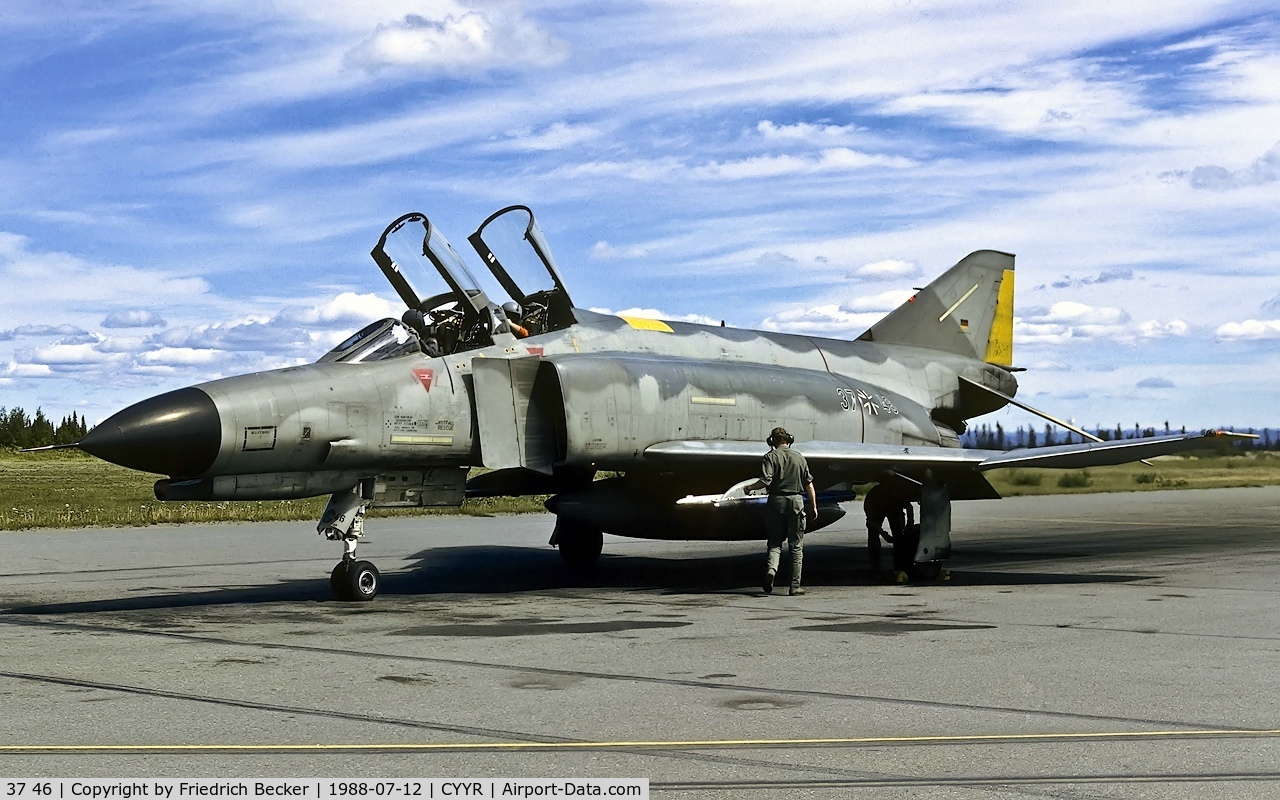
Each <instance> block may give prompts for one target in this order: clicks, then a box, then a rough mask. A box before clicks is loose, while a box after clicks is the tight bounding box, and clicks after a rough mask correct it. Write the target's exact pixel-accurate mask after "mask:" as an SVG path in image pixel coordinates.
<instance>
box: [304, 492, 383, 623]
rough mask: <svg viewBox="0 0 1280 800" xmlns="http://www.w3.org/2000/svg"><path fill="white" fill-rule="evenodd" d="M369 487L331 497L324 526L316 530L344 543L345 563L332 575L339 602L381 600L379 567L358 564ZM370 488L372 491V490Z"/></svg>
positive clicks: (331, 587) (325, 536)
mask: <svg viewBox="0 0 1280 800" xmlns="http://www.w3.org/2000/svg"><path fill="white" fill-rule="evenodd" d="M365 483H366V482H361V483H360V484H358V485H357V486H356V487H355V488H354V489H352V490H351V491H349V492H338V493H336V494H334V495H333V497H330V498H329V505H327V506H326V507H325V509H324V515H323V516H321V517H320V524H319V525H318V526H316V530H318V531H319V532H320V534H321V535H322V536H324V538H326V539H328V540H330V541H334V542H337V541H341V542H342V560H341V561H339V562H338V564H337V566H335V567H334V568H333V572H332V573H330V575H329V588H330V589H332V590H333V596H334V597H336V598H338V599H339V600H346V601H367V600H372V599H373V598H375V597H377V596H378V588H379V586H380V584H381V581H382V576H381V575H379V573H378V568H377V567H375V566H374V565H373V564H371V563H370V562H368V561H357V560H356V545H357V544H358V543H359V541H360V537H362V536H364V512H365V509H367V508H368V507H369V500H370V499H371V498H366V497H365V492H364V488H365V487H364V484H365ZM368 488H369V489H370V490H372V486H370V487H368Z"/></svg>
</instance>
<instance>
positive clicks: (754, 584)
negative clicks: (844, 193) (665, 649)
mask: <svg viewBox="0 0 1280 800" xmlns="http://www.w3.org/2000/svg"><path fill="white" fill-rule="evenodd" d="M763 549H764V548H763V545H762V546H761V552H759V553H751V554H730V555H723V556H708V555H690V556H687V557H681V556H680V555H679V554H676V555H672V556H664V557H654V556H644V555H620V554H614V555H611V554H609V553H608V552H607V550H606V552H605V554H604V555H602V556H601V558H600V560H599V562H597V564H596V565H595V566H594V567H592V568H589V569H573V568H570V567H568V566H567V565H566V564H565V563H564V562H563V561H562V560H561V558H560V555H559V554H558V553H557V552H556V551H555V550H552V549H551V548H531V547H499V546H485V545H481V546H473V547H444V548H434V549H430V550H423V551H420V552H418V553H416V554H414V556H412V558H413V559H416V563H413V564H412V565H410V566H409V567H408V568H407V569H401V570H396V571H394V572H388V573H384V574H383V581H382V590H381V591H382V595H383V596H384V597H395V596H399V597H413V596H421V597H427V596H433V595H441V594H510V593H518V592H556V591H578V590H584V589H585V590H590V589H624V590H625V589H631V590H640V591H647V592H653V593H657V594H660V595H663V596H674V595H698V594H741V595H759V594H761V589H760V579H761V577H762V572H763V566H764V563H763V562H764V553H763ZM989 555H990V556H992V558H991V561H998V562H1002V563H1001V564H999V565H994V566H993V565H992V564H990V563H989V562H988V560H987V559H985V558H977V559H971V558H966V557H964V556H963V555H962V554H961V555H960V556H959V557H957V558H956V559H955V561H954V562H953V564H952V577H951V581H950V583H951V584H952V585H968V586H981V585H991V586H1018V585H1030V586H1033V585H1052V584H1090V583H1117V582H1125V581H1132V580H1141V579H1145V578H1151V577H1154V576H1152V575H1137V574H1114V573H1093V572H1071V573H1065V572H1054V571H1037V570H1034V569H1017V570H1003V569H1000V568H996V567H999V566H1007V564H1008V562H1009V561H1010V560H1017V561H1029V562H1033V561H1037V560H1043V561H1045V562H1049V563H1051V562H1053V561H1055V560H1060V559H1062V558H1064V556H1063V554H1061V553H1059V554H1054V553H1050V552H1046V553H1043V554H1019V555H1020V556H1021V557H1020V558H1017V559H1010V558H1009V554H1008V553H1004V554H1000V553H995V552H993V553H991V554H989ZM1070 557H1071V556H1066V558H1070ZM865 558H866V550H865V548H862V547H857V546H848V545H844V544H816V543H815V544H812V545H809V546H807V547H806V548H805V563H804V583H805V585H806V586H807V587H811V588H814V589H821V587H824V586H829V587H836V586H839V587H854V586H878V585H885V583H886V582H885V580H883V579H880V578H876V579H873V578H872V577H871V575H870V574H869V572H868V570H867V568H866V563H865ZM984 562H987V563H984ZM782 563H783V567H782V570H781V572H780V574H779V576H778V581H777V583H778V586H779V587H780V588H782V589H784V588H785V587H786V585H787V583H788V581H789V577H788V576H789V572H790V568H789V559H788V557H787V554H786V552H785V551H784V553H783V558H782ZM888 564H889V558H888V551H887V549H886V552H885V554H884V565H885V567H886V568H887V567H888ZM1024 566H1027V567H1030V566H1032V565H1031V564H1030V563H1028V564H1024ZM260 571H261V570H260ZM945 585H946V584H940V583H929V582H926V583H917V584H910V586H912V587H915V588H924V587H930V586H938V587H940V586H945ZM308 602H335V603H336V602H337V601H336V600H334V599H333V597H332V595H331V593H330V591H329V582H328V580H327V573H325V574H319V575H316V576H315V577H314V578H306V579H289V580H282V581H278V582H275V583H266V584H262V585H259V586H234V587H227V588H214V589H200V590H192V591H185V592H171V593H164V594H133V595H131V596H128V597H117V598H109V599H99V600H85V601H78V602H69V603H52V604H39V605H24V606H12V607H10V608H8V609H5V610H4V611H3V612H0V613H7V614H83V613H95V612H121V611H143V610H155V609H175V608H190V607H201V606H215V605H234V604H265V603H308ZM376 605H377V601H374V604H373V607H376Z"/></svg>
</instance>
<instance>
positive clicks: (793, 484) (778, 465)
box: [746, 428, 818, 595]
mask: <svg viewBox="0 0 1280 800" xmlns="http://www.w3.org/2000/svg"><path fill="white" fill-rule="evenodd" d="M794 442H795V437H794V436H792V435H791V434H789V433H787V431H786V429H785V428H774V429H773V432H772V433H770V434H769V438H768V440H767V443H768V445H769V447H770V448H771V449H770V450H769V452H768V453H765V455H764V459H763V460H762V461H761V464H760V480H758V481H756V482H755V483H754V484H752V485H751V486H748V487H746V488H747V490H748V491H751V490H754V489H761V488H763V489H765V490H767V491H768V493H769V501H768V503H766V505H765V530H766V531H767V532H768V535H769V545H768V546H769V550H768V555H767V560H766V564H765V575H764V584H763V587H762V588H763V589H764V591H765V594H771V593H772V592H773V579H774V576H775V575H777V573H778V564H779V562H780V561H781V560H782V542H783V540H786V542H787V545H788V547H790V549H791V594H793V595H797V594H804V593H805V592H804V589H802V588H801V587H800V569H801V567H802V566H803V565H804V529H805V503H804V498H805V497H806V496H807V497H808V498H809V507H808V517H809V519H811V520H815V521H816V520H817V519H818V498H817V495H816V494H815V493H814V490H813V475H812V474H810V472H809V464H808V462H807V461H805V458H804V456H803V455H801V454H800V453H797V452H796V451H795V450H792V449H791V445H792V444H793V443H794Z"/></svg>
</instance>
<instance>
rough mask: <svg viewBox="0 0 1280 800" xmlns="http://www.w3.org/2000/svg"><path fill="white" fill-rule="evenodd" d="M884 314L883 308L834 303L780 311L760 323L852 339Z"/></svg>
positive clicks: (782, 329)
mask: <svg viewBox="0 0 1280 800" xmlns="http://www.w3.org/2000/svg"><path fill="white" fill-rule="evenodd" d="M883 316H884V312H883V311H854V310H852V309H849V308H845V307H842V306H839V305H835V304H830V305H821V306H814V307H812V308H791V309H786V310H783V311H778V312H776V313H774V314H771V315H769V316H768V317H765V318H764V320H763V321H762V322H761V323H760V327H762V328H763V329H764V330H766V331H779V332H782V333H809V334H815V335H818V336H830V337H832V338H836V339H852V338H854V337H856V336H859V335H861V334H862V332H863V331H865V330H866V329H867V328H870V327H871V326H872V325H874V324H875V323H876V322H878V321H879V320H880V319H881V318H882V317H883Z"/></svg>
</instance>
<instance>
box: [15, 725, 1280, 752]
mask: <svg viewBox="0 0 1280 800" xmlns="http://www.w3.org/2000/svg"><path fill="white" fill-rule="evenodd" d="M1225 737H1252V738H1277V737H1280V729H1275V730H1251V729H1239V730H1236V729H1224V730H1199V731H1097V732H1088V733H1012V734H1009V733H991V734H973V735H968V736H858V737H847V738H846V737H841V738H837V737H833V738H822V739H689V740H673V741H629V742H453V743H450V742H426V743H385V744H91V745H76V744H26V745H0V753H27V752H46V753H118V752H128V751H135V752H156V751H160V752H163V751H172V752H184V753H188V752H220V753H226V752H245V753H264V752H267V753H269V752H281V753H298V752H301V753H306V752H325V751H332V750H353V751H362V750H409V751H421V752H430V751H466V750H513V751H514V750H541V751H555V750H562V751H568V750H607V749H614V750H616V749H652V750H668V749H676V748H702V747H823V746H829V745H908V744H999V743H1010V744H1013V743H1020V742H1042V741H1053V742H1062V741H1100V740H1109V739H1110V740H1114V739H1211V738H1225Z"/></svg>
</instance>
